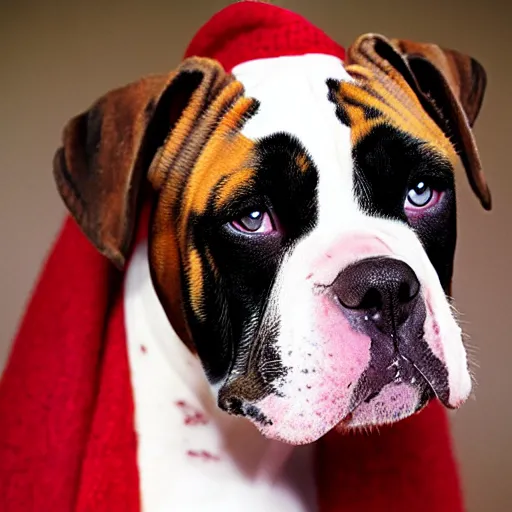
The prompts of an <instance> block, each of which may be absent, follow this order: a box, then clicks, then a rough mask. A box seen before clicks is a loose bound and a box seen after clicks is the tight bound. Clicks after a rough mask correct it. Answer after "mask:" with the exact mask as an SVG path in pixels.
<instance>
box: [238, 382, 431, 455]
mask: <svg viewBox="0 0 512 512" xmlns="http://www.w3.org/2000/svg"><path fill="white" fill-rule="evenodd" d="M434 397H435V393H434V391H433V390H432V388H431V387H430V386H429V385H428V383H427V382H424V381H416V382H414V384H413V383H411V382H403V381H402V382H391V383H388V384H386V385H384V386H383V387H382V388H381V389H380V391H379V392H378V393H375V392H374V393H373V394H371V395H369V396H367V397H366V398H364V399H361V400H359V401H358V402H357V403H353V404H352V405H351V406H350V407H349V408H345V409H344V410H343V409H341V408H338V409H336V407H335V406H334V408H333V409H334V410H331V412H330V414H329V415H328V416H325V415H322V414H320V413H319V411H315V410H314V409H313V408H312V410H311V411H310V412H309V413H305V412H303V413H300V414H296V413H295V414H289V413H288V414H287V413H286V409H287V407H286V406H285V405H284V404H280V407H275V408H274V410H273V411H272V412H273V414H272V413H271V414H268V413H269V412H270V411H269V410H268V409H267V408H266V407H263V408H262V409H259V408H257V407H251V408H250V410H246V414H245V415H246V416H247V417H249V418H250V419H252V421H253V422H254V423H255V425H256V426H257V428H258V429H259V430H260V432H261V433H262V434H263V435H264V436H265V437H267V438H269V439H274V440H278V441H281V442H285V443H288V444H293V445H302V444H309V443H312V442H314V441H317V440H318V439H320V438H321V437H322V436H323V435H325V434H327V433H328V432H329V431H330V430H332V429H335V430H337V431H341V432H343V431H353V430H360V429H365V430H367V429H371V428H372V427H378V426H383V425H387V424H390V423H396V422H398V421H400V420H402V419H404V418H407V417H408V416H411V415H413V414H415V413H416V412H419V411H420V410H421V409H423V407H425V405H426V404H427V403H428V402H429V401H430V400H431V399H432V398H434ZM332 403H333V405H334V404H335V403H336V401H335V400H333V401H332Z"/></svg>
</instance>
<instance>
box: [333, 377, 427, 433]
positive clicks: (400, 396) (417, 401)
mask: <svg viewBox="0 0 512 512" xmlns="http://www.w3.org/2000/svg"><path fill="white" fill-rule="evenodd" d="M433 396H434V395H433V392H432V390H431V388H430V387H428V386H425V387H422V386H414V385H411V384H409V383H399V384H398V383H390V384H387V385H385V386H384V387H383V388H382V389H381V391H380V392H379V393H378V394H377V395H375V396H373V397H371V398H367V399H366V400H364V401H362V402H361V403H359V404H358V405H356V406H355V407H354V409H353V410H352V411H351V412H350V413H349V414H347V416H346V417H345V418H343V420H342V421H341V422H340V423H339V424H338V425H337V430H342V431H343V430H353V429H360V428H368V427H373V426H379V425H386V424H390V423H396V422H397V421H400V420H402V419H405V418H407V417H408V416H411V415H413V414H415V413H416V412H419V411H420V410H421V409H423V407H425V405H427V403H428V402H429V401H430V399H431V398H432V397H433Z"/></svg>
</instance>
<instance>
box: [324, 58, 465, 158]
mask: <svg viewBox="0 0 512 512" xmlns="http://www.w3.org/2000/svg"><path fill="white" fill-rule="evenodd" d="M346 70H347V72H348V73H349V74H350V75H351V76H352V78H354V81H341V82H334V81H331V83H330V84H329V87H330V89H331V100H333V101H335V103H337V105H338V106H339V116H340V118H343V119H342V122H345V123H346V124H348V125H349V126H350V128H351V140H352V145H353V146H355V145H356V144H357V143H358V142H359V141H360V140H362V139H363V138H364V137H366V136H367V135H368V134H369V133H370V132H371V131H372V130H373V128H375V127H376V126H379V125H386V124H387V125H391V126H393V127H395V128H397V129H399V130H401V131H403V132H406V133H408V134H410V135H412V136H413V137H415V138H417V139H418V140H420V141H422V142H424V143H425V145H426V146H428V147H430V148H431V149H433V150H435V151H436V152H437V153H441V154H442V155H443V156H444V157H446V158H447V159H448V160H449V161H450V162H451V163H455V161H456V154H455V151H454V149H453V146H452V144H451V142H450V140H449V139H448V137H447V136H446V135H445V134H444V133H443V131H442V130H441V129H440V128H439V126H438V125H437V124H436V123H435V122H434V120H433V119H432V118H431V117H430V116H429V115H428V114H427V112H425V110H424V109H423V107H422V105H421V102H420V101H419V99H418V98H417V96H416V94H415V93H414V92H413V91H412V89H411V88H410V86H409V85H408V84H407V82H406V81H405V79H404V78H403V77H402V76H401V75H400V74H399V73H392V72H391V73H390V75H385V76H383V77H381V76H380V74H378V73H375V72H374V71H372V70H369V69H366V68H364V67H362V66H359V65H357V64H354V65H349V66H346Z"/></svg>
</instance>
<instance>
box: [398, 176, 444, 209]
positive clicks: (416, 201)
mask: <svg viewBox="0 0 512 512" xmlns="http://www.w3.org/2000/svg"><path fill="white" fill-rule="evenodd" d="M439 197H440V193H439V192H438V191H437V190H434V189H433V188H432V187H430V186H429V185H428V184H427V183H425V182H424V181H419V182H418V183H417V184H416V186H415V187H413V188H411V189H409V192H407V198H406V200H405V205H404V207H405V209H406V210H415V209H416V210H417V209H423V208H427V207H431V206H433V205H434V204H436V203H437V202H438V201H439Z"/></svg>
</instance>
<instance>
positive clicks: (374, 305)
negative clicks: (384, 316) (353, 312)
mask: <svg viewBox="0 0 512 512" xmlns="http://www.w3.org/2000/svg"><path fill="white" fill-rule="evenodd" d="M382 303H383V300H382V294H381V293H380V291H379V290H377V288H370V289H369V290H368V291H367V292H366V293H365V294H364V296H363V300H362V301H361V303H360V304H358V305H357V306H356V307H357V309H365V310H370V309H375V310H377V311H379V310H381V309H382V305H383V304H382Z"/></svg>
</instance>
